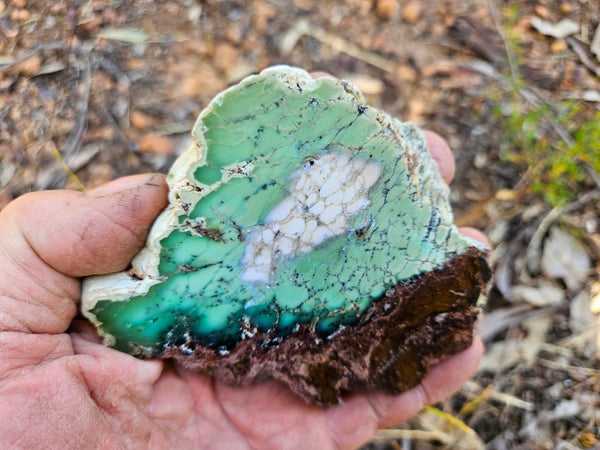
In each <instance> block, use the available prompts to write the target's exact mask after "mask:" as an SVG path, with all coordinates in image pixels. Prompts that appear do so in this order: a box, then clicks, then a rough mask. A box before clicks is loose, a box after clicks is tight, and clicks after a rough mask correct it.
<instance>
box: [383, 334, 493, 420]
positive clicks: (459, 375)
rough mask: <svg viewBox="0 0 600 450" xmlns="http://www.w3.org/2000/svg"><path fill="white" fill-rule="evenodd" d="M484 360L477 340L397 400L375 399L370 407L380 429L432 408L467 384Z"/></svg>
mask: <svg viewBox="0 0 600 450" xmlns="http://www.w3.org/2000/svg"><path fill="white" fill-rule="evenodd" d="M482 357H483V343H482V341H481V339H479V338H478V337H476V338H475V339H474V340H473V344H472V345H471V347H469V348H468V349H467V350H465V351H463V352H461V353H458V354H456V355H453V356H451V357H450V358H448V359H446V360H445V361H442V362H441V363H439V364H437V365H435V366H434V367H433V368H432V369H431V370H430V372H429V373H428V374H427V375H426V376H425V378H423V380H422V381H421V384H419V385H418V386H417V387H415V388H413V389H411V390H409V391H407V392H405V393H404V394H401V395H400V396H397V397H391V396H383V395H378V397H379V398H377V396H374V401H372V404H373V405H374V407H375V410H376V411H378V415H379V427H380V428H389V427H391V426H394V425H398V424H401V423H403V422H405V421H407V420H408V419H410V418H411V417H413V416H414V415H415V414H417V413H418V412H419V411H420V410H421V409H422V408H423V406H425V405H432V404H435V403H438V402H440V401H442V400H443V399H445V398H446V397H448V396H450V395H452V394H453V393H454V392H456V391H457V390H458V389H460V387H461V386H462V385H463V384H464V383H465V381H467V380H468V379H469V378H471V376H473V374H474V373H475V371H476V370H477V367H478V366H479V363H480V361H481V358H482Z"/></svg>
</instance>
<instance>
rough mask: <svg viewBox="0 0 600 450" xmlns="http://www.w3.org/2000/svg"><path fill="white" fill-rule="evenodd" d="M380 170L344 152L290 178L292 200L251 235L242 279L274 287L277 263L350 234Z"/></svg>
mask: <svg viewBox="0 0 600 450" xmlns="http://www.w3.org/2000/svg"><path fill="white" fill-rule="evenodd" d="M381 170H382V168H381V166H380V165H379V164H378V163H374V162H366V161H364V160H362V159H359V158H353V159H351V158H350V156H349V155H345V154H339V153H328V154H325V155H322V156H320V157H318V158H312V159H310V160H309V161H307V162H306V164H305V166H304V167H303V168H302V169H300V170H298V171H297V172H294V173H293V174H292V175H291V177H290V184H289V187H288V190H289V192H290V195H289V196H288V197H286V198H285V199H284V200H282V201H281V202H280V203H279V204H277V205H276V206H275V207H274V208H273V210H271V211H270V212H269V214H268V215H267V217H266V218H265V224H264V225H263V226H260V227H257V228H256V229H254V230H253V231H252V232H251V234H250V236H249V239H248V244H247V247H246V249H245V253H244V257H243V259H242V263H243V265H244V266H245V269H244V272H243V274H242V280H244V281H259V282H269V279H270V275H271V274H272V273H273V272H274V270H275V266H276V264H278V263H281V262H282V261H284V260H286V259H289V258H292V257H294V256H296V255H298V254H304V253H309V252H311V251H312V250H313V249H314V248H315V247H317V246H318V245H319V244H321V243H323V242H324V241H326V240H327V239H330V238H332V237H334V236H337V235H339V234H342V233H345V232H346V231H348V221H349V219H350V218H351V217H353V216H355V215H356V214H357V213H358V212H359V211H360V210H361V209H363V208H364V207H366V206H367V205H368V204H369V197H368V193H369V189H370V188H371V187H372V186H373V185H374V184H375V183H376V182H377V180H378V179H379V177H380V175H381Z"/></svg>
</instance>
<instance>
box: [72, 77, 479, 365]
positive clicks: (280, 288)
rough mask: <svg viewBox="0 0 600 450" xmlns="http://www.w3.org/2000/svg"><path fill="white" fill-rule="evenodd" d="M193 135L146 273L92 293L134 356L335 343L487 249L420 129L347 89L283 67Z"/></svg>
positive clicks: (141, 270) (239, 93) (244, 87)
mask: <svg viewBox="0 0 600 450" xmlns="http://www.w3.org/2000/svg"><path fill="white" fill-rule="evenodd" d="M192 134H193V137H194V144H193V145H192V147H191V148H190V149H189V150H188V151H187V152H186V153H184V154H183V155H182V156H181V157H180V158H179V159H178V161H176V162H175V164H174V166H173V167H172V169H171V171H170V173H169V175H168V177H167V180H168V183H169V186H170V194H169V195H170V205H169V206H168V208H167V209H166V210H165V211H164V212H163V214H162V215H161V216H160V217H159V218H158V219H157V221H156V223H155V225H154V227H153V228H152V230H151V232H150V235H149V237H148V241H147V245H146V248H145V249H144V250H143V251H142V252H141V253H140V255H138V256H137V257H136V258H135V259H134V261H133V262H132V267H133V269H132V270H131V271H130V272H128V273H120V274H112V275H108V276H102V277H91V278H89V279H87V280H86V281H85V283H84V292H83V305H84V311H85V313H86V315H87V316H88V317H89V318H90V319H91V320H92V321H94V323H96V324H97V325H98V327H99V331H100V333H101V334H102V335H104V336H105V337H106V338H107V342H108V343H109V344H110V345H112V346H114V347H116V348H118V349H120V350H123V351H127V352H130V353H133V354H146V355H150V354H155V355H156V354H160V353H161V352H162V351H163V350H164V349H166V348H168V347H177V346H181V345H182V343H185V342H186V341H188V340H190V339H191V340H192V341H193V342H194V343H195V344H199V345H202V346H204V347H208V348H214V349H218V350H220V351H226V350H227V351H228V350H231V349H232V348H233V347H234V346H235V344H236V343H237V342H239V341H240V340H242V339H244V338H245V337H247V333H248V330H255V331H256V330H258V331H262V332H264V333H272V335H276V336H279V337H282V338H285V337H287V336H289V335H291V334H292V333H293V332H294V330H295V329H296V328H297V327H298V325H300V324H311V325H313V326H314V330H315V332H316V333H317V334H318V335H320V336H321V337H326V336H328V335H331V334H332V333H335V332H336V330H338V329H339V328H340V327H341V326H347V325H351V324H354V323H356V322H357V320H358V318H359V317H360V315H361V314H362V313H363V312H365V310H367V309H368V308H369V306H370V305H372V304H373V302H376V301H378V300H379V299H380V298H381V297H382V296H383V295H384V294H385V292H386V291H387V290H388V289H390V288H392V287H393V286H395V285H396V284H398V283H402V282H407V281H409V280H411V279H413V278H414V277H416V276H418V275H420V274H423V273H425V272H429V271H432V270H434V269H438V268H440V267H441V266H442V265H443V264H444V263H445V262H447V261H448V260H449V259H450V258H451V257H453V256H454V255H457V254H460V253H463V252H465V251H466V250H467V248H469V247H471V246H473V242H471V241H470V240H467V239H465V238H463V237H462V236H461V235H460V234H459V233H458V231H457V230H456V228H455V227H454V226H453V225H452V214H451V211H450V206H449V202H448V188H447V186H446V185H445V184H444V182H443V181H442V179H441V177H440V175H439V173H438V171H437V168H436V166H435V164H434V163H433V160H432V158H431V157H430V155H429V153H428V151H427V149H426V147H425V143H424V140H423V136H422V133H421V132H420V130H419V129H417V128H416V127H415V126H413V125H411V124H408V123H402V122H400V121H397V120H395V119H392V118H390V117H389V116H387V115H386V114H384V113H381V112H379V111H377V110H375V109H373V108H371V107H368V106H366V105H364V101H363V99H362V97H361V95H360V93H359V92H358V91H357V90H356V89H355V88H354V87H352V86H351V85H349V84H348V83H345V82H340V81H339V80H334V79H329V78H320V79H318V80H313V79H312V78H311V77H310V76H309V75H308V74H307V73H306V72H304V71H302V70H299V69H293V68H289V67H275V68H271V69H268V70H265V71H264V72H262V73H261V74H259V75H256V76H251V77H248V78H246V79H245V80H243V81H242V82H241V83H239V84H238V85H236V86H234V87H232V88H230V89H229V90H227V91H225V92H223V93H222V94H220V95H219V96H217V97H216V98H215V99H214V100H213V101H212V102H211V103H210V105H209V106H208V107H207V108H206V110H205V111H204V112H203V113H202V114H201V115H200V117H199V118H198V121H197V122H196V125H195V126H194V129H193V132H192ZM183 351H189V350H186V349H182V352H183Z"/></svg>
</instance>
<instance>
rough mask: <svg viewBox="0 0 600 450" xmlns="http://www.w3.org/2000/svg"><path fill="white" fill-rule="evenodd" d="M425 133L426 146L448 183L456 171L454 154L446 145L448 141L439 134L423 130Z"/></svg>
mask: <svg viewBox="0 0 600 450" xmlns="http://www.w3.org/2000/svg"><path fill="white" fill-rule="evenodd" d="M423 134H424V135H425V141H426V142H427V147H429V153H431V156H432V157H433V159H434V161H435V162H436V163H437V165H438V168H439V169H440V173H441V174H442V178H443V179H444V181H445V182H446V183H448V184H450V182H451V181H452V179H453V178H454V174H455V173H456V164H455V163H454V156H452V150H450V147H449V146H448V143H447V142H446V140H445V139H443V138H442V137H441V136H440V135H439V134H436V133H434V132H433V131H428V130H425V131H423Z"/></svg>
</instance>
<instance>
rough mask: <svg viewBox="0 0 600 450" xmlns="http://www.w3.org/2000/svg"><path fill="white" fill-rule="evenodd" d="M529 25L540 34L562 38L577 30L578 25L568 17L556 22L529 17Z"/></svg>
mask: <svg viewBox="0 0 600 450" xmlns="http://www.w3.org/2000/svg"><path fill="white" fill-rule="evenodd" d="M531 25H533V27H534V28H535V29H536V30H537V31H538V32H539V33H541V34H543V35H545V36H552V37H555V38H558V39H564V38H566V37H567V36H570V35H572V34H575V33H577V32H578V31H579V25H578V24H577V23H575V22H573V21H572V20H570V19H563V20H561V21H560V22H558V23H552V22H548V21H546V20H542V19H540V18H539V17H534V18H533V19H531Z"/></svg>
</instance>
